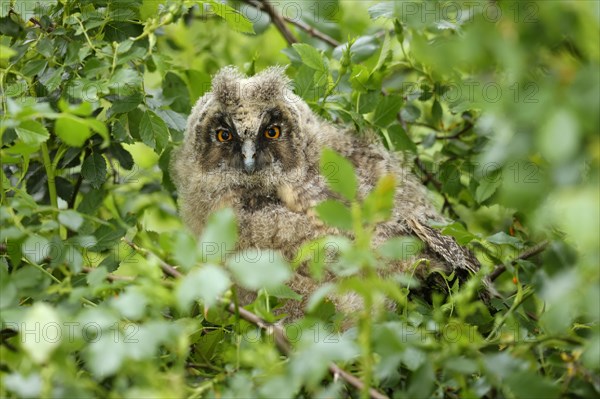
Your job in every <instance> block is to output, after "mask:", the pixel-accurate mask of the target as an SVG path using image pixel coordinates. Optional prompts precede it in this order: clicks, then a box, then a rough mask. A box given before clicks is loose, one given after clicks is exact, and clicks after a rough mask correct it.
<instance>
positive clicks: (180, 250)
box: [173, 231, 199, 270]
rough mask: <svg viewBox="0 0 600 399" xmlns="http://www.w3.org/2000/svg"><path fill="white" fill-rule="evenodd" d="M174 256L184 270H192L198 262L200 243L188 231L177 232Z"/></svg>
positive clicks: (174, 241) (174, 242)
mask: <svg viewBox="0 0 600 399" xmlns="http://www.w3.org/2000/svg"><path fill="white" fill-rule="evenodd" d="M173 258H174V259H175V261H176V262H177V264H178V265H179V266H181V267H182V268H183V269H184V270H190V269H191V268H192V267H194V266H195V265H196V263H198V258H199V256H198V244H197V243H196V239H195V238H194V237H193V236H192V235H191V234H189V233H188V232H187V231H177V232H175V238H174V240H173Z"/></svg>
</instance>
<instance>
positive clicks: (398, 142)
mask: <svg viewBox="0 0 600 399" xmlns="http://www.w3.org/2000/svg"><path fill="white" fill-rule="evenodd" d="M387 130H388V135H389V137H390V140H391V141H392V143H393V144H394V148H395V149H396V150H398V151H410V152H412V153H415V154H416V153H417V146H416V145H415V143H414V142H413V141H412V140H411V139H410V137H408V134H406V131H405V130H404V129H403V128H402V126H400V125H398V124H394V125H392V126H390V127H388V129H387Z"/></svg>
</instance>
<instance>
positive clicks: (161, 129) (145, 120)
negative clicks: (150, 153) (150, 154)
mask: <svg viewBox="0 0 600 399" xmlns="http://www.w3.org/2000/svg"><path fill="white" fill-rule="evenodd" d="M139 133H140V138H141V139H142V141H143V142H144V144H146V145H147V146H148V147H151V148H152V149H154V151H155V152H156V153H160V151H161V150H162V149H163V148H164V147H165V146H166V145H167V143H168V142H169V130H168V129H167V125H166V124H165V122H164V121H163V120H162V119H160V117H159V116H158V115H156V114H155V113H154V112H152V111H145V112H143V113H142V117H141V119H140V132H139Z"/></svg>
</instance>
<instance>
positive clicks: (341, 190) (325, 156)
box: [320, 148, 358, 200]
mask: <svg viewBox="0 0 600 399" xmlns="http://www.w3.org/2000/svg"><path fill="white" fill-rule="evenodd" d="M320 168H321V174H322V175H323V176H325V179H326V180H327V183H328V184H329V187H330V188H331V189H332V190H333V191H335V192H336V193H338V194H341V195H343V196H344V197H345V198H346V199H348V200H354V199H355V198H356V190H357V187H358V182H357V180H356V175H355V173H354V167H353V166H352V163H350V161H349V160H347V159H346V158H344V157H342V156H341V155H340V154H338V153H337V152H335V151H333V150H331V149H329V148H325V149H323V152H322V153H321V162H320Z"/></svg>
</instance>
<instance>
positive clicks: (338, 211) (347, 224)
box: [316, 200, 352, 230]
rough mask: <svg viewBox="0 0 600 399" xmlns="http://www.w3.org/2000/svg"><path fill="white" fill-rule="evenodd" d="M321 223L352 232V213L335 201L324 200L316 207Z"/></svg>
mask: <svg viewBox="0 0 600 399" xmlns="http://www.w3.org/2000/svg"><path fill="white" fill-rule="evenodd" d="M316 211H317V214H318V215H319V217H320V218H321V220H322V221H324V222H325V223H327V224H328V225H330V226H333V227H337V228H340V229H342V230H352V213H351V212H350V209H348V208H347V207H346V206H345V205H344V204H342V203H341V202H338V201H335V200H326V201H323V202H321V203H320V204H319V205H317V207H316Z"/></svg>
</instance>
